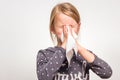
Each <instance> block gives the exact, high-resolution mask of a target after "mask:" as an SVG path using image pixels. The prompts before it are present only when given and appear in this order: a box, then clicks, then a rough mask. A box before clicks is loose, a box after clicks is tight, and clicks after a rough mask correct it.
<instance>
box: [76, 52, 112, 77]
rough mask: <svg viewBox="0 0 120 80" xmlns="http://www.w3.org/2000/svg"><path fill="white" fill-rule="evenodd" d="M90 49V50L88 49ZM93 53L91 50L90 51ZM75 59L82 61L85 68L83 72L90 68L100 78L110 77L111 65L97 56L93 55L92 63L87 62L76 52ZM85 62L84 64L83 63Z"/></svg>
mask: <svg viewBox="0 0 120 80" xmlns="http://www.w3.org/2000/svg"><path fill="white" fill-rule="evenodd" d="M88 51H90V50H88ZM90 52H91V53H93V52H92V51H90ZM93 54H94V53H93ZM94 55H95V54H94ZM76 59H77V60H78V61H79V62H82V65H83V66H84V68H85V71H86V72H85V73H88V71H89V70H90V69H91V70H92V71H93V72H94V73H96V74H97V75H98V76H99V77H101V78H104V79H105V78H110V77H111V75H112V69H111V67H110V66H109V65H108V64H107V63H106V62H105V61H104V60H102V59H100V58H99V57H98V56H96V55H95V59H94V61H93V62H92V63H88V62H87V61H86V60H85V59H84V58H83V57H82V56H80V55H79V54H77V57H76ZM84 63H85V64H84ZM85 66H86V67H85Z"/></svg>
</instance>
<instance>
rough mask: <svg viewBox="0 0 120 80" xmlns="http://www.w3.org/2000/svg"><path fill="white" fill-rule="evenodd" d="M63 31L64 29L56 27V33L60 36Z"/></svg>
mask: <svg viewBox="0 0 120 80" xmlns="http://www.w3.org/2000/svg"><path fill="white" fill-rule="evenodd" d="M62 32H63V29H56V31H55V33H56V35H57V37H58V38H60V37H61V35H62Z"/></svg>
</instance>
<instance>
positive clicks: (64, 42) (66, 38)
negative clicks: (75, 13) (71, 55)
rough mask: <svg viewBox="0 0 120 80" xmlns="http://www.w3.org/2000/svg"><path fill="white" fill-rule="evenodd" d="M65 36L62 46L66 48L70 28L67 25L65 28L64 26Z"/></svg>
mask: <svg viewBox="0 0 120 80" xmlns="http://www.w3.org/2000/svg"><path fill="white" fill-rule="evenodd" d="M63 36H64V40H63V42H62V45H61V47H63V48H64V49H66V44H67V40H68V29H67V27H66V26H64V28H63Z"/></svg>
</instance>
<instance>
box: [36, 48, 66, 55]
mask: <svg viewBox="0 0 120 80" xmlns="http://www.w3.org/2000/svg"><path fill="white" fill-rule="evenodd" d="M56 51H61V52H65V49H63V48H62V47H57V46H55V47H48V48H46V49H40V50H39V51H38V54H40V53H41V54H47V53H55V52H56Z"/></svg>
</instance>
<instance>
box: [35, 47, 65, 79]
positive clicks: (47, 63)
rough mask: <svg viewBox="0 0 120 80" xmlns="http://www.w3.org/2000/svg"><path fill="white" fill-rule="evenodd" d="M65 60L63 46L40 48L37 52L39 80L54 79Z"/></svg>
mask: <svg viewBox="0 0 120 80" xmlns="http://www.w3.org/2000/svg"><path fill="white" fill-rule="evenodd" d="M64 60H65V50H64V49H63V48H62V47H55V48H48V49H46V50H40V51H39V52H38V54H37V76H38V79H39V80H52V79H53V77H54V75H55V73H56V72H57V71H58V69H59V68H60V67H61V65H62V63H63V61H64Z"/></svg>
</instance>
